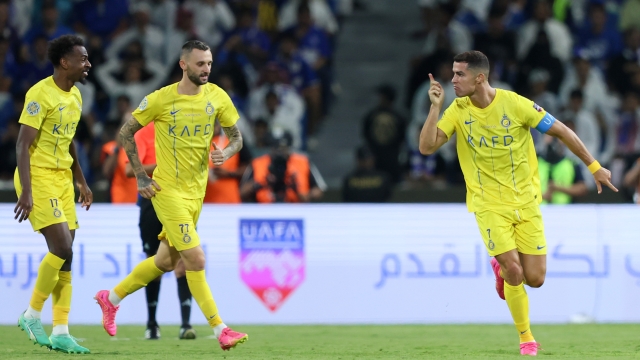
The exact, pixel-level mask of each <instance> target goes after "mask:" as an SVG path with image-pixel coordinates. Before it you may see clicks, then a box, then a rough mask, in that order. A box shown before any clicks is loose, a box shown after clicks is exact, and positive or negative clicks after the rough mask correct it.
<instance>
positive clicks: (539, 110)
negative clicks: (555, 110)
mask: <svg viewBox="0 0 640 360" xmlns="http://www.w3.org/2000/svg"><path fill="white" fill-rule="evenodd" d="M533 108H534V109H536V111H537V112H542V111H543V110H544V109H543V108H542V106H540V105H538V104H536V103H533Z"/></svg>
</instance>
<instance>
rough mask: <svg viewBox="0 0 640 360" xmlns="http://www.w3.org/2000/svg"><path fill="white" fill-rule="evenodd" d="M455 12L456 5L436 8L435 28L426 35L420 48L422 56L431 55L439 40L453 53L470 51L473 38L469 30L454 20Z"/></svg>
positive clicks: (442, 5)
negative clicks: (445, 43) (442, 40)
mask: <svg viewBox="0 0 640 360" xmlns="http://www.w3.org/2000/svg"><path fill="white" fill-rule="evenodd" d="M456 10H457V9H456V5H454V4H452V3H444V4H440V6H438V10H437V11H438V13H437V16H436V26H435V28H433V29H432V31H430V32H429V34H428V35H427V39H426V40H425V44H424V47H423V48H422V53H423V54H425V55H431V54H433V53H434V52H435V51H436V49H437V48H438V41H440V40H439V39H446V40H445V41H446V42H447V43H448V47H449V48H451V49H452V50H453V52H454V53H461V52H465V51H468V50H471V46H472V45H473V44H472V41H473V38H472V37H471V33H469V30H468V29H467V28H466V27H465V26H464V25H462V24H461V23H460V22H459V21H457V20H456V19H455V18H454V16H455V14H456Z"/></svg>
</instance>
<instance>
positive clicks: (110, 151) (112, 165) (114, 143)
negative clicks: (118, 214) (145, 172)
mask: <svg viewBox="0 0 640 360" xmlns="http://www.w3.org/2000/svg"><path fill="white" fill-rule="evenodd" d="M121 125H122V123H119V122H109V123H107V125H106V127H105V133H106V136H107V138H111V139H112V140H111V141H109V142H107V143H105V144H104V145H103V146H102V152H101V155H100V160H101V162H102V175H104V177H105V178H106V179H107V180H109V181H110V194H111V202H112V203H135V202H136V201H137V199H138V183H137V180H136V178H129V177H127V175H126V172H125V168H126V165H127V162H128V160H127V154H126V153H125V152H124V150H123V149H122V145H121V144H120V140H119V136H118V132H119V131H120V127H121Z"/></svg>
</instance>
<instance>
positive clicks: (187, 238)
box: [182, 234, 191, 244]
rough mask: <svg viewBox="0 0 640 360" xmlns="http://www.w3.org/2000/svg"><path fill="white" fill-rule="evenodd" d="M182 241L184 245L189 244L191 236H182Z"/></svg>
mask: <svg viewBox="0 0 640 360" xmlns="http://www.w3.org/2000/svg"><path fill="white" fill-rule="evenodd" d="M182 241H183V242H184V243H185V244H188V243H190V242H191V236H189V234H184V236H183V237H182Z"/></svg>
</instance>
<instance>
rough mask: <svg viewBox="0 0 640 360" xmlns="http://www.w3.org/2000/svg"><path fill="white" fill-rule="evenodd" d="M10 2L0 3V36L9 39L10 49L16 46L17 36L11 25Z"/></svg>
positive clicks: (2, 1) (4, 0) (5, 0)
mask: <svg viewBox="0 0 640 360" xmlns="http://www.w3.org/2000/svg"><path fill="white" fill-rule="evenodd" d="M10 15H11V1H9V0H1V1H0V36H2V37H4V38H7V39H9V44H11V47H15V46H17V45H18V41H19V35H18V32H17V30H16V29H15V27H14V26H13V25H12V24H11V20H10V18H9V16H10Z"/></svg>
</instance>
